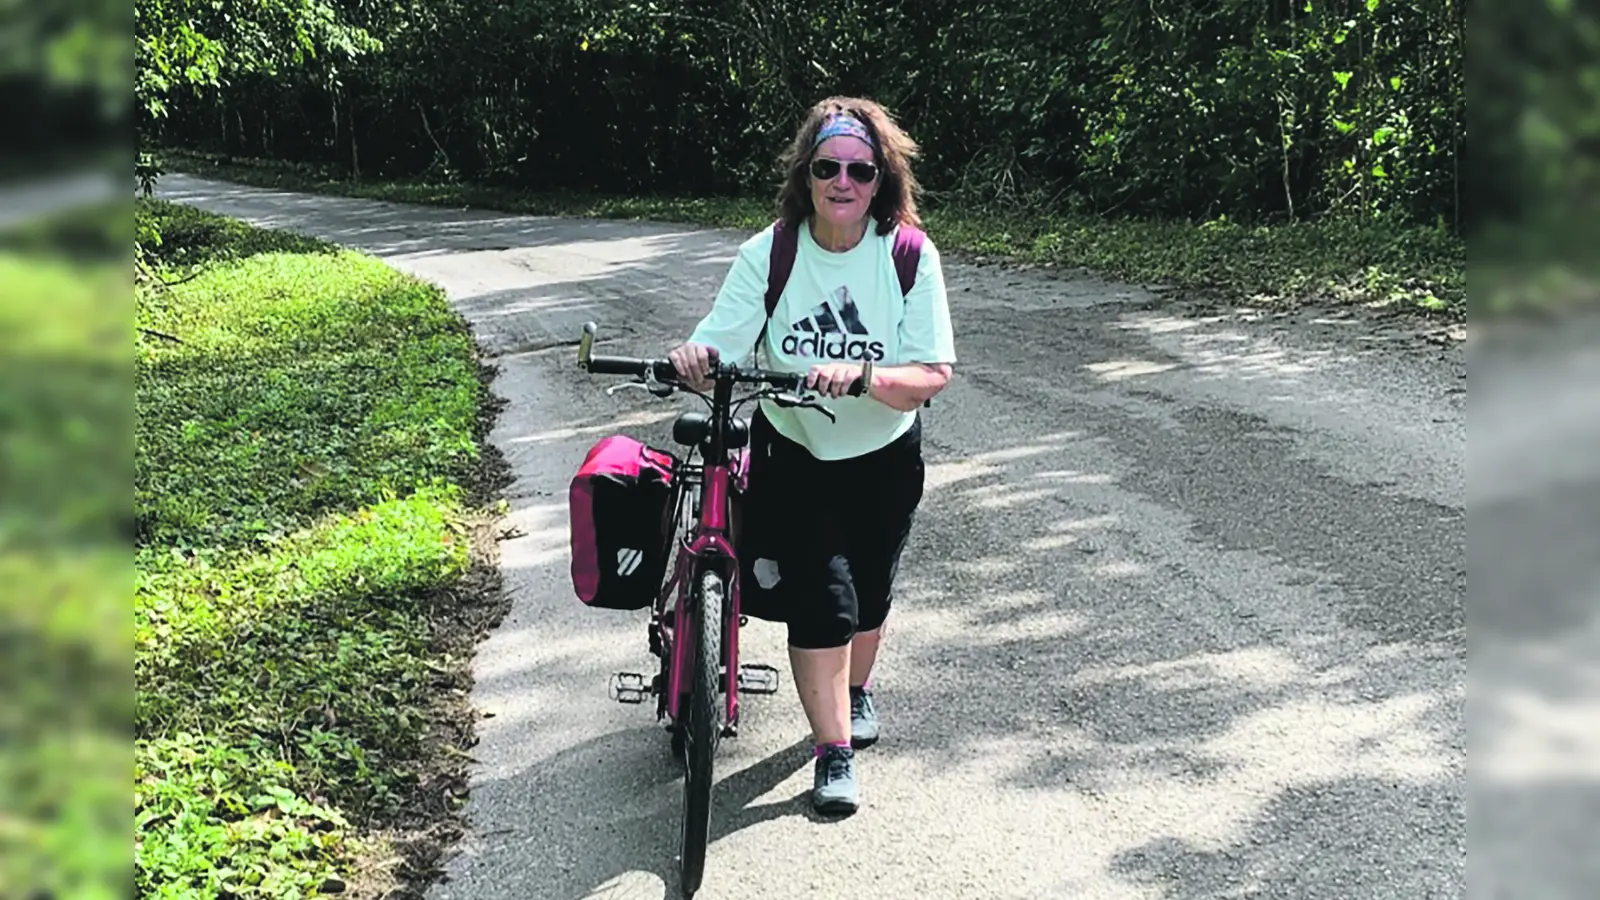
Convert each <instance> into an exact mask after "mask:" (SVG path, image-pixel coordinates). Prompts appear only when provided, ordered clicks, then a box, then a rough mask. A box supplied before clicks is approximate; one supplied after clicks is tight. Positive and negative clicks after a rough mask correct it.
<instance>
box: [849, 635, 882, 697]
mask: <svg viewBox="0 0 1600 900" xmlns="http://www.w3.org/2000/svg"><path fill="white" fill-rule="evenodd" d="M882 639H883V626H881V625H880V626H879V627H877V628H874V629H872V630H871V631H858V632H856V636H855V637H853V638H851V639H850V686H851V687H853V688H861V687H866V685H867V682H868V681H871V680H872V665H873V663H876V662H877V661H878V643H879V642H880V641H881V640H882Z"/></svg>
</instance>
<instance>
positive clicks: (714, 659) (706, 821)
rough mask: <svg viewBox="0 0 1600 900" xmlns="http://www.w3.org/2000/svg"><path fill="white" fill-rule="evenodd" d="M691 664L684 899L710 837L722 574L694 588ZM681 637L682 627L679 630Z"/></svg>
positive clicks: (696, 879)
mask: <svg viewBox="0 0 1600 900" xmlns="http://www.w3.org/2000/svg"><path fill="white" fill-rule="evenodd" d="M694 600H695V603H694V607H695V619H696V621H695V626H694V630H695V644H694V668H693V670H692V671H691V672H690V687H689V695H688V697H687V698H685V699H686V700H687V701H688V702H687V704H686V705H685V710H684V711H685V713H686V716H685V718H686V721H685V723H684V724H685V726H686V727H685V728H684V737H685V741H684V770H683V828H682V832H681V834H680V835H679V858H680V860H681V861H682V863H681V865H682V868H681V886H682V889H683V896H684V897H685V898H690V897H693V896H694V894H695V892H696V891H698V890H700V883H701V881H702V879H703V878H704V876H705V867H706V847H707V845H708V844H709V843H710V840H711V777H712V771H713V760H714V758H715V756H716V752H717V742H718V740H719V739H720V737H721V735H722V722H721V719H722V717H721V715H720V714H719V712H720V711H719V709H718V703H717V701H718V695H719V693H720V692H719V691H718V689H717V682H718V678H717V672H718V668H719V666H720V665H721V661H722V653H721V649H722V601H723V586H722V578H721V576H719V575H718V574H717V573H716V572H703V573H701V574H700V580H699V582H698V584H697V585H696V590H695V592H694ZM680 636H681V632H680Z"/></svg>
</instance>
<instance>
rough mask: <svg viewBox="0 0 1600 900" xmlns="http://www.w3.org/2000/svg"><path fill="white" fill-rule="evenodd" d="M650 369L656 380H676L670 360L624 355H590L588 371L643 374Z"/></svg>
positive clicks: (612, 373) (601, 373) (594, 372)
mask: <svg viewBox="0 0 1600 900" xmlns="http://www.w3.org/2000/svg"><path fill="white" fill-rule="evenodd" d="M646 369H649V370H651V374H653V375H654V376H655V379H656V380H657V381H669V382H673V383H676V382H677V381H678V370H677V369H676V368H674V367H673V365H672V361H671V360H665V359H632V358H629V357H626V356H591V357H589V371H590V372H591V373H593V374H595V375H641V376H642V375H644V374H645V370H646Z"/></svg>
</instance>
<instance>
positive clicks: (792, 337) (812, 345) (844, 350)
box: [783, 334, 884, 362]
mask: <svg viewBox="0 0 1600 900" xmlns="http://www.w3.org/2000/svg"><path fill="white" fill-rule="evenodd" d="M783 352H784V353H787V354H789V355H790V356H799V357H802V358H805V359H850V360H866V359H871V360H872V361H873V362H881V361H882V360H883V358H884V350H883V341H870V340H861V339H859V338H858V339H854V340H852V339H848V338H842V339H839V340H831V341H830V340H828V339H827V338H826V337H825V336H824V335H820V334H809V335H805V336H804V337H802V336H800V335H798V334H787V335H784V337H783Z"/></svg>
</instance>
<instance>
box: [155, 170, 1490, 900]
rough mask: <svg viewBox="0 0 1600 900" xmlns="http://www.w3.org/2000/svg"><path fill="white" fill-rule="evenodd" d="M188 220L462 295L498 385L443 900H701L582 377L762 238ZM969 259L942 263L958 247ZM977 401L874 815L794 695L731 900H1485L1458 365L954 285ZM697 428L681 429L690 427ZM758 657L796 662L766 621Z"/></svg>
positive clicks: (960, 419) (254, 202)
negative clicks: (491, 487) (585, 464)
mask: <svg viewBox="0 0 1600 900" xmlns="http://www.w3.org/2000/svg"><path fill="white" fill-rule="evenodd" d="M162 194H163V195H164V196H166V197H168V198H170V199H176V200H179V201H183V202H187V203H192V204H194V205H197V206H201V207H204V208H208V209H212V210H216V211H219V212H223V213H227V214H230V215H235V216H239V217H242V218H245V219H248V220H251V221H254V222H257V223H259V224H264V225H269V226H276V227H288V228H295V229H299V230H302V231H306V232H309V233H312V234H316V235H319V236H322V237H325V238H331V239H333V240H336V241H340V242H343V243H346V244H349V245H352V246H355V247H359V248H362V249H365V250H367V251H370V252H373V253H375V254H377V255H379V256H381V257H383V258H385V259H386V260H387V261H389V262H390V263H392V264H394V265H395V266H397V267H399V268H401V269H404V270H407V271H410V272H413V273H416V274H418V275H420V276H423V277H425V278H428V279H431V280H433V281H435V282H437V283H439V284H441V285H443V286H444V287H445V288H446V289H447V290H448V292H449V294H450V296H451V298H452V300H453V301H454V302H455V303H456V304H457V305H458V307H459V309H460V310H461V312H462V313H463V314H464V315H465V316H466V317H467V318H468V319H469V320H470V321H471V322H472V324H473V326H474V327H475V328H476V329H477V332H478V334H479V336H480V337H481V339H482V341H483V343H484V344H485V346H486V347H487V348H488V350H489V351H490V352H492V353H493V354H495V355H496V356H497V362H498V364H499V365H500V366H501V367H502V370H501V374H500V377H499V381H498V382H497V386H496V389H497V391H498V392H499V393H500V394H501V395H503V396H504V397H506V398H507V399H508V400H509V401H510V406H509V408H508V409H507V410H506V411H505V414H504V416H503V418H502V420H501V421H500V423H499V426H498V428H497V429H496V431H495V433H494V436H493V439H494V441H495V442H496V443H497V444H498V445H499V446H500V447H501V448H503V450H504V452H505V453H506V455H507V457H508V459H509V460H510V462H511V464H512V465H513V466H514V468H515V472H516V483H515V485H514V487H512V488H511V489H510V497H511V504H512V513H511V516H512V518H513V519H514V520H515V523H516V524H517V525H518V526H520V529H521V531H522V532H523V533H524V536H522V537H518V538H516V539H514V540H510V541H507V542H506V543H505V544H504V545H503V551H504V567H505V574H506V578H507V585H508V587H509V589H510V590H511V591H512V592H513V595H514V606H513V608H512V611H511V613H510V615H509V616H508V618H507V620H506V621H505V622H504V624H503V625H502V626H501V627H500V629H499V630H498V631H497V632H496V633H495V634H494V635H493V636H492V637H491V638H490V639H489V640H487V641H486V642H485V643H484V644H483V645H482V647H481V650H480V655H479V658H478V660H477V664H476V666H477V669H476V671H477V677H478V686H477V690H476V694H475V698H474V699H475V700H476V702H477V703H479V704H481V705H482V706H483V707H484V708H485V709H486V710H488V711H490V712H492V713H494V716H493V717H492V718H488V719H486V720H485V721H484V730H483V740H482V743H481V745H480V746H479V747H478V748H477V750H476V755H477V758H478V759H479V760H481V765H480V766H479V767H478V769H477V772H476V777H475V787H474V791H473V796H472V799H471V803H470V807H469V811H470V815H471V820H472V824H473V831H472V834H471V835H470V837H469V838H468V839H467V840H466V841H465V842H464V844H463V845H462V847H461V848H460V853H459V855H458V856H456V857H455V858H454V859H453V861H452V862H451V864H450V866H449V879H448V881H447V882H446V883H444V884H442V885H440V886H439V887H438V889H437V890H436V891H435V896H437V897H439V898H441V900H442V898H472V900H495V898H518V900H523V898H527V900H535V898H538V900H544V898H551V900H566V898H580V897H608V898H621V897H628V898H651V900H658V898H663V897H666V896H674V895H675V894H674V893H673V885H674V884H675V875H674V869H673V862H672V858H673V850H674V844H675V836H676V832H677V814H678V809H679V787H678V783H677V776H676V772H675V771H674V766H673V765H672V763H671V762H670V759H669V755H668V750H667V747H666V742H665V739H664V737H663V736H662V735H661V734H659V733H658V732H657V731H656V728H655V725H654V721H653V718H652V716H651V715H650V714H649V713H648V712H647V711H646V710H645V709H643V708H640V707H629V706H619V705H616V704H614V703H612V702H611V701H609V700H608V699H607V697H606V679H607V676H608V675H609V674H610V673H612V672H613V671H616V670H620V669H644V668H646V667H647V666H648V663H649V658H648V656H647V654H646V648H645V645H644V641H643V619H642V618H641V617H640V616H636V615H631V614H619V613H610V612H601V611H589V610H586V609H583V608H581V607H580V605H579V604H578V603H577V601H576V600H575V599H574V598H573V597H572V594H571V590H570V587H569V584H568V581H567V577H568V576H567V560H568V549H567V531H566V528H567V522H566V507H565V497H564V490H565V487H566V483H567V479H568V478H569V477H570V475H571V472H572V470H573V468H574V467H575V465H576V463H577V461H578V460H579V458H580V457H581V455H582V452H583V451H584V449H585V448H586V447H587V446H588V445H589V443H590V442H592V441H593V440H595V439H596V438H598V437H599V436H601V435H603V434H605V433H607V432H608V431H610V430H612V428H613V424H614V422H615V420H616V419H617V417H619V416H620V417H621V420H622V421H623V422H625V423H627V426H628V427H630V428H631V429H634V431H635V433H637V434H640V435H643V436H647V437H649V438H650V439H651V440H654V441H658V442H662V443H665V441H666V440H667V436H666V428H667V427H668V423H669V422H670V418H671V416H672V415H674V413H675V412H676V411H677V410H678V409H679V408H682V407H680V405H678V404H674V403H662V402H659V401H654V400H651V399H649V398H641V397H639V396H635V395H632V394H624V395H620V396H618V397H616V398H607V397H606V396H605V395H604V393H602V388H603V387H605V384H603V383H599V382H594V381H588V380H586V379H585V378H584V377H583V376H582V375H581V374H580V373H579V372H577V371H576V369H575V367H574V366H573V364H572V360H573V356H572V352H573V351H572V348H571V346H569V345H570V343H571V342H572V341H573V340H574V339H575V338H576V336H577V333H578V328H579V325H580V324H581V323H582V322H583V321H585V320H588V319H593V320H595V321H598V322H599V323H600V324H601V327H602V335H603V336H604V337H606V338H608V339H609V340H610V341H611V343H609V344H608V345H607V351H608V352H616V353H639V354H645V353H655V352H660V351H662V350H663V349H664V348H665V347H666V346H668V343H669V342H670V341H672V340H674V339H677V338H679V337H680V336H682V335H684V334H687V333H688V331H689V329H690V327H691V326H692V324H693V322H694V321H695V320H696V319H697V318H698V316H699V315H700V314H701V313H702V312H703V310H704V309H705V308H706V306H707V304H708V302H709V299H710V297H711V296H712V295H713V294H714V292H715V290H716V287H717V284H718V282H719V280H720V278H721V276H722V273H723V271H724V268H725V266H726V265H727V264H728V262H729V261H730V260H731V258H732V254H733V251H734V248H735V247H736V246H737V243H738V242H739V241H740V240H741V239H742V238H743V235H741V234H735V233H728V232H712V231H704V230H696V229H690V228H686V227H673V226H668V225H644V224H629V223H619V222H589V221H568V220H557V219H547V218H529V217H518V216H509V215H503V214H497V213H488V212H481V211H466V210H444V209H438V208H431V209H429V208H415V207H406V206H400V205H392V204H383V203H376V202H369V201H360V200H347V199H332V198H325V197H312V196H305V195H294V194H285V193H276V192H268V191H262V190H256V189H248V188H240V187H235V186H230V185H224V184H218V183H212V182H205V181H200V180H197V179H193V178H188V177H181V176H173V177H170V178H168V179H166V180H165V181H164V182H163V185H162ZM935 237H937V236H935ZM948 280H949V284H950V288H951V291H952V304H951V305H952V309H953V315H954V319H955V328H956V335H957V347H958V351H959V353H960V356H961V358H962V360H963V362H962V364H961V366H960V373H959V375H958V377H957V379H956V380H955V382H954V383H953V385H952V386H951V388H950V389H949V390H948V391H947V392H946V393H945V395H944V396H943V397H942V398H941V400H940V401H938V402H937V403H936V405H935V406H934V408H933V409H932V410H930V411H928V450H929V453H930V464H929V491H928V495H927V501H926V507H925V510H926V511H925V513H924V515H923V516H922V518H921V520H920V521H921V525H920V531H919V532H918V533H917V536H916V538H915V540H914V543H913V545H912V547H911V548H910V550H909V551H908V555H907V559H906V564H905V575H904V578H903V582H902V588H901V591H900V599H899V605H898V607H897V612H896V613H895V615H894V617H893V619H892V620H891V624H890V633H889V638H888V641H887V645H886V651H885V658H884V660H883V665H882V668H881V671H880V675H879V678H878V682H879V689H880V695H881V707H882V713H883V716H884V719H885V728H886V736H885V740H884V741H883V742H882V743H880V744H879V745H878V746H877V747H875V748H873V749H871V750H869V751H865V752H864V753H863V755H862V765H861V774H862V777H863V779H864V794H865V801H866V805H865V808H864V809H863V810H862V812H861V813H860V814H858V815H857V816H855V817H854V818H852V819H849V820H847V821H844V822H824V821H820V820H817V819H815V818H814V817H813V816H811V815H810V814H809V813H808V810H807V807H806V805H805V799H804V798H805V793H806V791H807V789H808V788H809V784H810V770H809V766H808V762H809V749H808V745H807V735H806V728H805V725H804V719H803V717H802V715H801V712H800V709H799V705H798V703H797V701H796V700H795V699H794V697H793V694H792V685H791V682H790V681H789V680H788V678H787V677H785V679H784V683H783V686H784V690H783V692H781V693H780V694H778V695H776V696H773V697H765V698H754V699H753V700H752V702H751V707H750V712H749V714H748V717H747V720H746V722H747V724H746V730H745V733H744V735H743V736H741V737H740V738H739V739H737V740H736V741H732V742H728V743H726V744H724V749H725V755H724V756H723V757H722V759H721V761H720V763H719V766H720V768H719V784H718V787H717V794H716V808H715V813H714V816H715V818H714V824H713V829H714V843H713V845H712V849H711V854H710V862H709V874H708V879H707V886H706V888H705V890H704V891H703V892H702V894H701V896H702V897H705V898H708V900H709V898H752V897H762V898H791V897H792V898H822V897H841V898H852V900H855V898H873V897H884V898H924V897H936V898H958V897H972V898H982V900H999V898H1017V900H1024V898H1025V900H1037V898H1056V897H1062V898H1065V897H1073V898H1079V897H1092V898H1214V897H1233V896H1272V897H1295V898H1307V897H1326V898H1337V900H1363V898H1380V897H1382V898H1403V900H1420V898H1434V897H1458V896H1463V895H1464V877H1465V871H1466V827H1465V813H1464V807H1463V804H1464V799H1463V798H1464V793H1465V756H1466V749H1465V733H1466V732H1465V727H1464V725H1463V709H1464V704H1465V684H1466V671H1465V669H1466V665H1465V662H1466V639H1465V628H1464V610H1463V599H1464V594H1465V585H1466V573H1465V539H1466V525H1465V494H1466V492H1465V486H1464V469H1465V458H1464V449H1465V443H1466V428H1465V401H1466V398H1465V393H1464V392H1465V385H1466V381H1465V361H1464V357H1463V354H1462V351H1461V350H1460V349H1459V348H1458V347H1456V348H1441V347H1438V346H1435V345H1431V344H1427V343H1424V342H1420V341H1415V340H1410V339H1407V338H1406V337H1405V336H1404V335H1400V334H1394V333H1384V332H1382V331H1380V330H1376V329H1374V328H1372V327H1369V326H1368V325H1365V324H1361V323H1359V322H1357V321H1355V320H1353V319H1344V318H1339V317H1338V316H1333V315H1328V316H1319V315H1318V314H1314V313H1305V314H1296V315H1294V316H1291V317H1285V318H1282V319H1273V318H1252V317H1250V316H1248V315H1245V314H1241V313H1234V312H1230V311H1227V310H1218V311H1212V312H1204V311H1199V310H1193V309H1189V308H1187V307H1182V306H1179V305H1176V304H1170V303H1162V302H1160V301H1158V299H1157V298H1156V297H1154V296H1151V295H1150V294H1147V293H1146V292H1145V291H1143V290H1140V289H1138V288H1134V287H1129V286H1122V285H1115V284H1108V283H1104V282H1101V281H1097V280H1094V279H1091V278H1088V277H1079V276H1072V277H1066V276H1062V277H1048V276H1045V275H1038V274H1032V273H1026V272H1017V271H1009V270H1005V269H1001V268H998V267H979V266H973V265H960V264H952V265H950V267H949V270H948ZM680 402H681V401H680ZM748 642H749V643H748V644H747V646H748V647H749V651H748V652H749V653H750V654H751V656H752V657H753V658H756V659H765V660H768V661H772V662H775V663H778V664H780V665H781V664H782V662H783V659H784V656H783V645H782V634H781V631H779V629H777V628H776V627H773V626H769V625H766V624H765V623H755V624H754V625H753V626H752V629H751V632H750V636H749V638H748Z"/></svg>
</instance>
